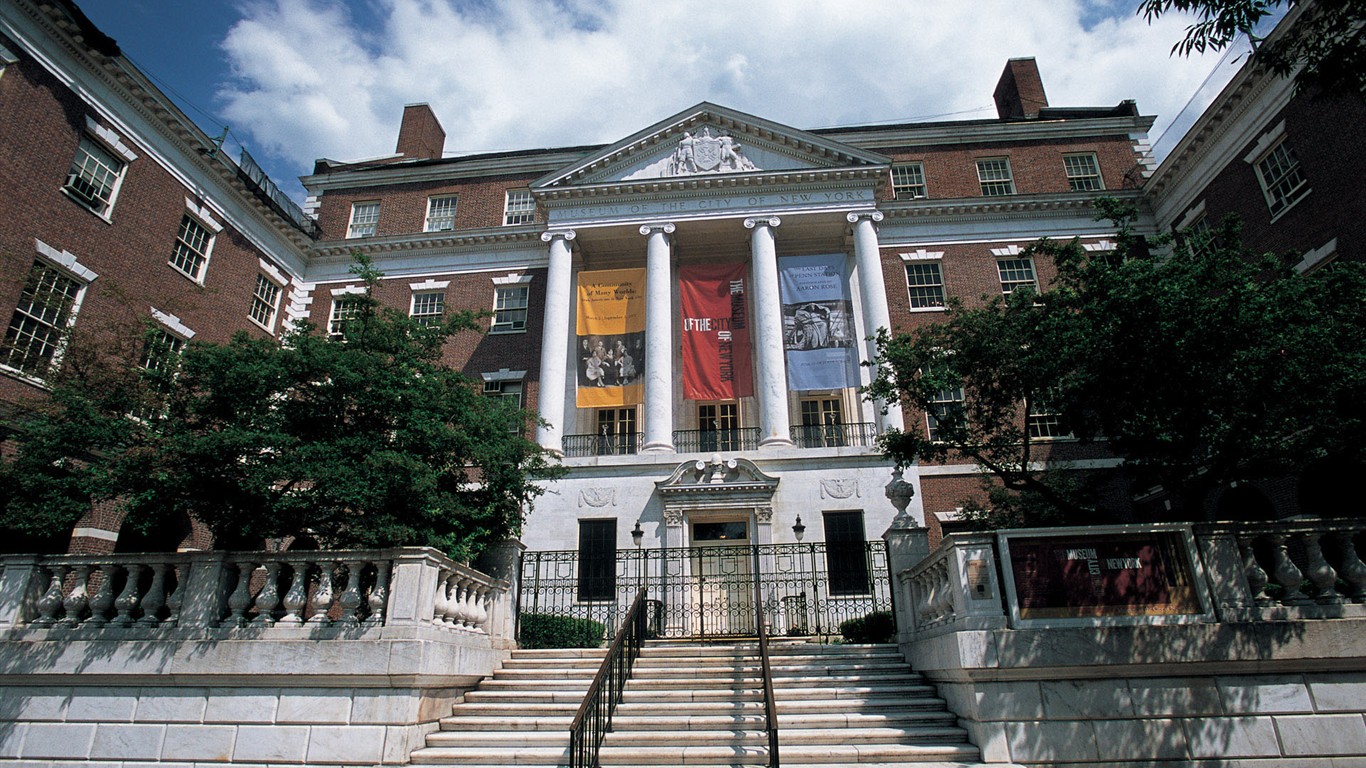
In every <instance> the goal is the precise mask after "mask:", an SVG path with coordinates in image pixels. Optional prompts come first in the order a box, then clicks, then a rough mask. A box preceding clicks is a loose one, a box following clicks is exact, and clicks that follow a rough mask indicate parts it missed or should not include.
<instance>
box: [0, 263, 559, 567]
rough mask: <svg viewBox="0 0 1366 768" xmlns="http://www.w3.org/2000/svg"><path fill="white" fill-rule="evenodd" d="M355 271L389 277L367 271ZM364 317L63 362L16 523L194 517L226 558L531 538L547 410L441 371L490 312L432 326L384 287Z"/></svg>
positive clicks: (29, 437)
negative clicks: (156, 356) (447, 346)
mask: <svg viewBox="0 0 1366 768" xmlns="http://www.w3.org/2000/svg"><path fill="white" fill-rule="evenodd" d="M353 271H355V272H357V273H358V274H359V275H360V276H361V277H362V278H363V279H365V280H366V283H367V285H369V286H371V287H373V286H374V285H375V283H376V281H377V279H378V277H379V273H377V272H376V271H375V270H374V269H373V268H372V267H371V266H370V265H369V264H368V262H365V261H364V260H361V261H359V262H358V264H357V265H356V267H355V268H354V269H353ZM353 308H354V313H353V314H352V316H351V317H350V318H349V319H348V320H346V322H345V323H344V327H343V328H342V329H341V333H340V335H339V336H333V335H329V334H327V333H324V332H321V331H320V330H319V329H316V328H314V327H312V326H310V325H307V324H304V325H301V326H300V327H299V328H297V329H296V330H294V331H292V332H290V333H289V334H288V335H287V336H286V337H285V338H284V339H283V344H280V343H277V342H275V341H274V340H272V339H256V338H251V337H249V336H248V335H246V334H239V335H237V336H236V337H234V338H233V339H232V341H231V342H229V343H227V344H223V345H213V344H201V343H191V344H189V345H188V346H187V347H186V349H185V351H184V353H183V355H181V356H180V357H179V360H178V364H177V365H166V366H161V367H160V368H159V369H158V370H153V371H148V370H146V369H145V368H144V367H143V366H129V365H127V363H126V360H128V359H137V358H128V357H127V356H124V358H123V361H113V360H110V359H108V356H106V357H105V358H103V359H101V360H100V362H99V364H98V365H92V366H87V367H85V371H84V374H82V372H81V371H70V372H68V371H67V366H65V365H64V366H63V373H62V374H61V375H60V376H59V378H58V380H57V384H56V386H55V387H54V390H53V397H52V402H51V405H50V406H49V407H47V408H44V409H43V410H42V411H40V412H39V413H37V414H36V415H35V416H34V417H33V418H31V419H30V420H29V421H28V423H27V424H26V425H24V428H23V432H22V437H21V440H20V441H19V447H18V450H17V451H16V452H15V453H14V454H13V456H12V458H11V459H10V460H9V461H7V462H6V464H5V469H4V474H3V480H4V483H5V487H6V489H7V490H8V491H9V493H8V494H7V498H8V503H7V506H6V510H5V514H6V516H7V521H8V522H10V523H11V524H13V523H14V521H15V520H16V519H18V518H20V517H22V516H23V515H26V514H27V515H31V516H34V517H35V519H42V520H46V521H48V526H49V527H51V525H57V524H65V525H67V526H69V525H70V524H71V523H72V522H73V521H74V518H73V517H72V516H73V515H79V514H80V513H81V512H82V511H84V509H87V508H88V506H89V503H90V501H91V500H95V501H101V500H115V501H116V502H117V503H118V504H119V505H120V506H121V507H122V509H123V510H124V511H126V513H127V521H128V522H127V523H126V524H131V525H133V526H136V527H139V528H143V529H146V528H149V527H155V526H158V525H163V524H166V522H167V521H169V520H172V519H175V518H177V517H179V516H180V515H182V514H184V515H189V516H191V517H193V518H196V519H198V520H200V521H202V522H203V523H204V524H205V525H207V526H208V528H209V529H210V530H211V531H212V532H213V533H214V535H215V538H216V540H217V541H218V542H219V545H220V546H255V545H257V544H258V543H259V542H260V540H261V539H263V538H271V537H283V536H291V535H294V536H297V535H309V536H312V537H314V538H315V539H317V540H318V541H319V542H320V543H322V544H323V545H324V546H338V547H380V546H398V545H426V546H432V547H436V548H438V549H440V550H442V551H445V552H447V553H448V554H451V555H452V556H455V557H470V556H473V555H475V554H477V553H478V552H479V551H480V550H481V549H482V548H483V547H485V546H487V545H488V544H490V543H493V542H496V541H499V540H501V539H503V538H506V537H507V536H510V535H515V534H517V533H518V532H519V531H520V526H521V521H522V515H523V511H524V509H525V506H526V505H527V504H528V503H529V502H530V501H531V500H532V499H534V498H535V497H536V495H538V494H539V493H540V488H539V486H538V485H537V483H538V481H539V480H542V479H546V478H550V477H554V476H556V474H557V472H558V468H557V467H556V466H553V465H551V464H549V463H548V462H547V460H546V457H545V455H544V454H543V452H542V450H541V449H540V447H539V446H538V445H536V444H535V443H534V442H532V441H530V440H528V439H526V437H525V436H524V435H525V434H526V433H527V431H528V428H529V427H531V426H532V425H533V424H534V417H533V416H532V415H531V414H529V413H528V412H526V411H524V410H522V409H519V408H515V407H512V406H511V405H509V404H508V401H506V400H504V399H502V398H489V397H486V396H484V395H483V394H482V393H481V391H480V388H479V387H478V386H476V383H475V382H474V381H472V380H471V379H470V378H469V377H467V376H465V375H464V374H462V373H460V372H458V371H455V370H452V369H450V368H448V367H446V366H444V365H442V363H441V361H440V360H441V350H442V346H443V344H444V343H445V341H446V340H447V339H449V338H450V337H451V335H452V334H454V333H456V332H459V331H464V330H470V329H473V328H474V327H475V323H474V320H475V317H476V316H475V315H473V314H470V313H457V314H456V315H454V316H452V317H450V318H448V319H446V320H445V322H443V323H441V324H433V325H422V324H419V323H416V322H414V321H413V320H412V319H410V318H409V317H407V316H406V315H405V314H403V313H401V312H398V311H396V310H393V309H390V308H385V307H382V306H381V305H379V304H378V302H376V301H375V299H373V298H372V297H371V295H370V293H369V292H367V293H365V294H363V295H357V296H356V297H355V300H354V304H353ZM92 357H98V355H92ZM144 362H145V358H144ZM128 414H141V415H142V417H141V418H133V417H130V416H129V415H128ZM35 468H40V469H41V470H42V471H38V472H34V469H35Z"/></svg>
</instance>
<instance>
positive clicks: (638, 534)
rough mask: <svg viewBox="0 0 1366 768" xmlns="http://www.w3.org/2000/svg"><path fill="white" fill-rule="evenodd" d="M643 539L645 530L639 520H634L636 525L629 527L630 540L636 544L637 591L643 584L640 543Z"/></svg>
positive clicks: (643, 570)
mask: <svg viewBox="0 0 1366 768" xmlns="http://www.w3.org/2000/svg"><path fill="white" fill-rule="evenodd" d="M644 539H645V531H644V530H642V529H641V527H640V521H639V520H637V521H636V527H634V528H632V529H631V541H632V542H634V543H635V545H636V590H637V591H639V590H640V589H642V588H643V587H644V586H645V560H644V556H645V552H644V551H643V550H641V548H640V543H641V541H643V540H644Z"/></svg>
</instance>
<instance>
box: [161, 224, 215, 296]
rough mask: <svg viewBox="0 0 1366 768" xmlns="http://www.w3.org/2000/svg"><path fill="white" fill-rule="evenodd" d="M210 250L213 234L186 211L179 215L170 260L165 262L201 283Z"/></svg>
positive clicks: (211, 248)
mask: <svg viewBox="0 0 1366 768" xmlns="http://www.w3.org/2000/svg"><path fill="white" fill-rule="evenodd" d="M212 250H213V235H212V234H210V232H209V230H208V228H207V227H205V226H204V225H203V224H200V223H199V222H198V221H196V220H195V218H194V217H193V216H191V215H190V214H188V213H187V214H185V215H184V216H181V217H180V232H179V233H177V234H176V238H175V247H174V248H172V249H171V260H170V261H169V262H167V263H169V264H170V265H171V266H173V267H175V268H176V269H178V270H180V271H181V272H182V273H184V275H185V276H186V277H188V278H190V279H191V280H193V281H195V282H196V283H202V282H204V267H205V266H206V265H207V264H208V263H209V252H210V251H212Z"/></svg>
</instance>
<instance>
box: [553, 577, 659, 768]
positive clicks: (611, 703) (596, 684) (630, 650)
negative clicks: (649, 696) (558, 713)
mask: <svg viewBox="0 0 1366 768" xmlns="http://www.w3.org/2000/svg"><path fill="white" fill-rule="evenodd" d="M644 644H645V590H644V589H641V590H640V591H639V592H637V593H636V599H635V602H633V603H631V610H629V611H627V612H626V618H625V619H624V620H623V621H622V622H621V629H619V630H617V636H616V637H615V638H613V639H612V645H611V646H609V647H608V649H607V655H606V656H604V657H603V659H602V666H601V667H598V674H597V675H596V676H595V677H594V678H593V682H592V683H590V684H589V685H588V691H587V692H586V693H584V695H583V703H582V704H580V705H579V711H578V712H577V713H575V714H574V722H573V723H572V724H570V726H569V766H570V768H598V752H599V751H600V750H601V749H602V739H603V737H604V736H606V735H607V732H608V731H610V730H612V714H613V713H614V712H616V709H617V705H618V704H620V703H621V697H622V693H623V692H624V690H625V688H626V681H627V680H628V679H630V677H631V667H633V666H634V665H635V662H636V658H637V657H639V656H640V648H641V646H642V645H644Z"/></svg>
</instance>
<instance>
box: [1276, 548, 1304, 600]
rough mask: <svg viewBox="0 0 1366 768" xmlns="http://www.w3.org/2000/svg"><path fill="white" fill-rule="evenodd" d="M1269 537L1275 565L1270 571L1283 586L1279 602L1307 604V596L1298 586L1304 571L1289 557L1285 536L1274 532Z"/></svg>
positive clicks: (1301, 581)
mask: <svg viewBox="0 0 1366 768" xmlns="http://www.w3.org/2000/svg"><path fill="white" fill-rule="evenodd" d="M1270 539H1271V543H1272V545H1273V547H1274V548H1273V550H1272V551H1273V553H1274V556H1275V567H1274V568H1272V569H1271V573H1272V575H1273V576H1275V577H1276V583H1277V584H1280V585H1281V586H1282V587H1284V588H1285V594H1284V595H1283V596H1282V597H1281V602H1282V603H1283V604H1285V605H1307V604H1308V603H1309V598H1307V597H1305V596H1304V593H1303V592H1301V591H1300V586H1301V585H1302V584H1304V573H1303V572H1302V571H1300V569H1299V566H1297V565H1295V563H1294V562H1293V561H1292V560H1291V559H1290V551H1289V550H1288V549H1287V548H1286V543H1285V536H1284V535H1283V534H1279V533H1274V534H1272V535H1271V536H1270Z"/></svg>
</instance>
